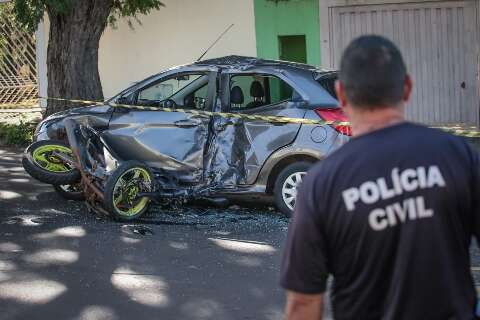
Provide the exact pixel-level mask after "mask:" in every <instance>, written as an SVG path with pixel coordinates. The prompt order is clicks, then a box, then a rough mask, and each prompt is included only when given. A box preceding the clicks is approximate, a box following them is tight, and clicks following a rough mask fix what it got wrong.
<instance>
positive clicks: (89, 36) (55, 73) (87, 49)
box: [46, 0, 113, 116]
mask: <svg viewBox="0 0 480 320" xmlns="http://www.w3.org/2000/svg"><path fill="white" fill-rule="evenodd" d="M73 3H74V5H73V8H72V9H71V10H70V11H69V12H67V13H62V14H59V13H57V12H55V11H54V10H52V9H51V8H47V12H48V16H49V19H50V38H49V41H48V51H47V77H48V96H49V97H53V98H66V99H83V100H103V92H102V84H101V82H100V75H99V73H98V46H99V42H100V37H101V35H102V33H103V31H104V30H105V27H106V26H107V22H108V16H109V14H110V11H111V10H112V6H113V1H112V0H80V1H74V2H73ZM71 106H72V104H70V103H66V102H59V101H54V100H48V103H47V110H46V116H47V115H50V114H52V113H55V112H58V111H62V110H65V109H68V108H69V107H71Z"/></svg>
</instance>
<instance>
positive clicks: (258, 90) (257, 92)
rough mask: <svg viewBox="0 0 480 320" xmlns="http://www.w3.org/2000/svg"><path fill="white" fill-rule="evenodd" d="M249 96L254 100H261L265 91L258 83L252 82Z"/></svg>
mask: <svg viewBox="0 0 480 320" xmlns="http://www.w3.org/2000/svg"><path fill="white" fill-rule="evenodd" d="M250 96H252V97H254V98H263V97H264V96H265V90H263V86H262V84H261V83H260V81H253V82H252V84H251V85H250Z"/></svg>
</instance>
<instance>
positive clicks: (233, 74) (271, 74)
mask: <svg viewBox="0 0 480 320" xmlns="http://www.w3.org/2000/svg"><path fill="white" fill-rule="evenodd" d="M256 75H257V76H262V77H274V78H277V79H279V80H280V81H283V82H284V83H286V84H287V85H289V86H290V87H291V88H292V89H293V91H294V92H296V93H297V95H298V96H299V97H301V99H302V100H304V99H305V98H304V97H303V95H302V94H301V93H300V91H299V90H298V89H297V88H296V86H295V85H293V84H292V82H291V81H289V79H287V78H286V77H283V76H282V75H280V74H277V73H274V72H252V71H248V72H238V71H233V72H231V73H229V74H228V79H227V83H228V86H227V88H228V90H226V91H227V99H226V100H227V103H226V104H225V106H226V108H224V109H226V111H227V112H232V113H255V111H259V110H269V109H271V108H272V107H276V106H278V105H279V104H282V103H286V102H296V101H294V100H292V98H290V99H285V100H281V101H278V102H276V103H271V101H270V103H269V104H265V105H263V106H259V107H254V108H249V109H241V110H239V109H232V104H231V103H230V91H231V90H232V86H231V85H232V79H233V78H234V77H239V76H251V77H253V76H256ZM263 85H264V86H265V84H263ZM264 90H265V95H266V94H267V92H268V94H270V82H269V83H268V91H267V88H266V86H265V88H264ZM244 94H245V93H244ZM292 96H293V95H292ZM269 98H270V99H271V96H270V97H269Z"/></svg>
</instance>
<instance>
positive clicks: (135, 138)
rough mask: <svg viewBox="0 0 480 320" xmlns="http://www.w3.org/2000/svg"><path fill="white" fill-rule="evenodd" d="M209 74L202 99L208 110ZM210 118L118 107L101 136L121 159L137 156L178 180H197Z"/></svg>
mask: <svg viewBox="0 0 480 320" xmlns="http://www.w3.org/2000/svg"><path fill="white" fill-rule="evenodd" d="M212 73H213V72H212ZM210 78H212V79H213V80H211V79H210V80H209V84H208V98H207V99H206V101H205V102H203V104H204V105H205V109H206V110H211V105H212V95H213V91H214V89H213V88H211V86H212V82H213V83H215V80H214V79H215V75H211V76H210ZM213 86H214V84H213ZM179 107H182V106H179ZM210 120H211V117H210V116H206V115H198V114H191V113H183V112H164V111H144V110H135V109H133V110H129V111H125V110H119V111H116V112H115V113H114V114H113V116H112V119H111V121H110V124H109V130H108V131H107V132H105V133H104V138H105V139H106V141H107V142H108V144H109V145H110V146H111V147H112V149H113V150H114V151H115V152H116V153H117V154H118V156H119V157H120V158H121V159H122V160H139V161H142V162H145V163H146V164H147V165H148V166H150V167H151V168H153V169H154V170H155V169H161V170H164V171H167V172H171V173H173V174H174V175H175V176H176V177H178V178H179V179H180V180H181V181H185V182H199V181H201V180H202V178H203V169H204V167H203V160H204V159H203V154H204V148H205V145H206V142H207V139H208V135H209V124H210Z"/></svg>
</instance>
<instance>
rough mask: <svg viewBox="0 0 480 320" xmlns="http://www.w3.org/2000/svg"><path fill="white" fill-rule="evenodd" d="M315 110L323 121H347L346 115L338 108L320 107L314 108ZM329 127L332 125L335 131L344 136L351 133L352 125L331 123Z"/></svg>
mask: <svg viewBox="0 0 480 320" xmlns="http://www.w3.org/2000/svg"><path fill="white" fill-rule="evenodd" d="M315 112H316V113H317V114H318V116H319V117H320V118H322V119H323V120H325V121H335V122H348V119H347V116H346V115H345V113H343V111H342V109H340V108H325V109H321V108H320V109H315ZM331 127H333V128H334V129H335V130H336V131H337V132H339V133H341V134H344V135H346V136H351V135H352V127H351V126H350V125H344V124H333V125H331Z"/></svg>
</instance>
